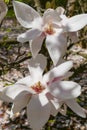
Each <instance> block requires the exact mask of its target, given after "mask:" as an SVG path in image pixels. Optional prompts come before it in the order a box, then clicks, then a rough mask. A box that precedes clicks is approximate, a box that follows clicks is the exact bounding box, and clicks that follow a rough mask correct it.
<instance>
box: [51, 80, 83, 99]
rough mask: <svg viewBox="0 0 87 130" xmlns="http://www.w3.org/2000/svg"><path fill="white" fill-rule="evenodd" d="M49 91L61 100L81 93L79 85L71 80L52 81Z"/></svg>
mask: <svg viewBox="0 0 87 130" xmlns="http://www.w3.org/2000/svg"><path fill="white" fill-rule="evenodd" d="M49 91H50V93H51V94H52V95H53V96H54V97H56V98H58V99H59V100H60V101H61V100H64V99H72V98H76V97H78V96H79V95H80V94H81V86H80V85H79V84H77V83H75V82H73V81H59V82H54V83H52V84H51V85H50V86H49Z"/></svg>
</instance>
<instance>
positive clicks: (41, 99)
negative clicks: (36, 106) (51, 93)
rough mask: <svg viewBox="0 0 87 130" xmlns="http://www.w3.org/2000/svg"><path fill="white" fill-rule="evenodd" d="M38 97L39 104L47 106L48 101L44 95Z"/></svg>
mask: <svg viewBox="0 0 87 130" xmlns="http://www.w3.org/2000/svg"><path fill="white" fill-rule="evenodd" d="M38 97H39V100H40V103H41V105H42V106H44V105H46V104H48V102H49V100H48V99H47V97H46V95H45V94H44V93H40V94H39V95H38Z"/></svg>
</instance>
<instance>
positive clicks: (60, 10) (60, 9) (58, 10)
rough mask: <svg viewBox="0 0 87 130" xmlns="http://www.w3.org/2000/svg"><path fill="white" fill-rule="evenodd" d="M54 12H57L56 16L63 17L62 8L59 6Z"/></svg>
mask: <svg viewBox="0 0 87 130" xmlns="http://www.w3.org/2000/svg"><path fill="white" fill-rule="evenodd" d="M56 11H57V13H58V15H63V14H64V11H65V9H64V8H62V7H61V6H59V7H57V8H56Z"/></svg>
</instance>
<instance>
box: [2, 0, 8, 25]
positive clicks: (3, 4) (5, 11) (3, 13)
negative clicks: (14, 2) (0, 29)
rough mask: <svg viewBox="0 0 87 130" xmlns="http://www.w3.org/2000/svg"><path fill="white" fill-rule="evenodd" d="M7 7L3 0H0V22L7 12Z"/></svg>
mask: <svg viewBox="0 0 87 130" xmlns="http://www.w3.org/2000/svg"><path fill="white" fill-rule="evenodd" d="M7 11H8V8H7V6H6V4H5V2H4V1H3V0H0V23H1V21H2V20H3V18H4V17H5V15H6V14H7Z"/></svg>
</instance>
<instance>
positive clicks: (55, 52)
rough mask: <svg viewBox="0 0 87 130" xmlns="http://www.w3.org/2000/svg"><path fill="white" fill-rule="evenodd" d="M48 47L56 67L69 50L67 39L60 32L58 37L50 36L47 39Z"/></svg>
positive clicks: (57, 34)
mask: <svg viewBox="0 0 87 130" xmlns="http://www.w3.org/2000/svg"><path fill="white" fill-rule="evenodd" d="M46 47H47V49H48V52H49V54H50V57H51V59H52V61H53V63H54V65H56V64H57V63H58V61H59V59H60V58H61V57H63V55H64V54H65V51H66V48H67V42H66V37H64V35H63V34H62V33H58V32H57V33H56V35H55V34H54V35H48V36H47V38H46Z"/></svg>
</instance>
